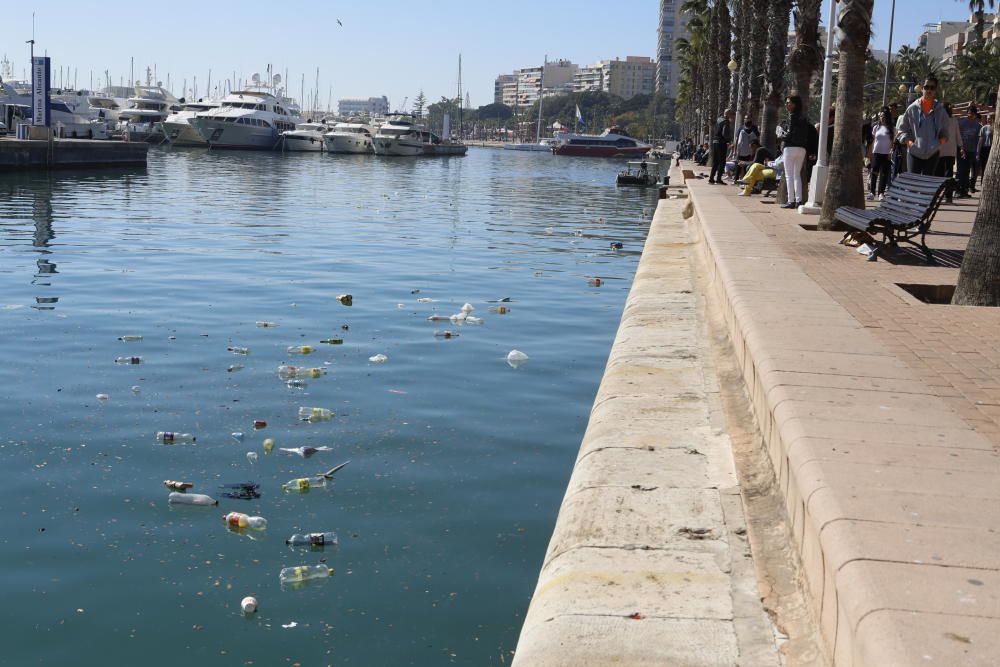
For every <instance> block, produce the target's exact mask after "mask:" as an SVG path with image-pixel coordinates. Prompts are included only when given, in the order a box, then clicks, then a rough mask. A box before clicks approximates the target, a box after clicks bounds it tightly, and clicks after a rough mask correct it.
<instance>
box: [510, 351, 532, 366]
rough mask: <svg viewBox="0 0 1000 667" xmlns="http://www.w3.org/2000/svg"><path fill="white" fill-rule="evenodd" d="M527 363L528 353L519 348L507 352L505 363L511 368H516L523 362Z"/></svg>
mask: <svg viewBox="0 0 1000 667" xmlns="http://www.w3.org/2000/svg"><path fill="white" fill-rule="evenodd" d="M526 363H528V355H526V354H525V353H524V352H521V351H520V350H511V351H510V352H508V353H507V365H509V366H510V367H511V368H517V367H518V366H521V365H523V364H526Z"/></svg>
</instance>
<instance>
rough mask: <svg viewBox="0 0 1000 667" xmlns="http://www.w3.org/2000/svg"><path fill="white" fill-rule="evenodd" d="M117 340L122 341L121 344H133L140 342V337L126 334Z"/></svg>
mask: <svg viewBox="0 0 1000 667" xmlns="http://www.w3.org/2000/svg"><path fill="white" fill-rule="evenodd" d="M118 340H120V341H122V342H123V343H134V342H136V341H139V340H142V336H139V335H138V334H127V335H125V336H119V337H118Z"/></svg>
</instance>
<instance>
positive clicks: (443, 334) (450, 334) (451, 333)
mask: <svg viewBox="0 0 1000 667" xmlns="http://www.w3.org/2000/svg"><path fill="white" fill-rule="evenodd" d="M434 335H435V336H436V337H437V338H458V332H457V331H435V332H434Z"/></svg>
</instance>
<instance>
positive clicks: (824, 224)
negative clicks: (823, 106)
mask: <svg viewBox="0 0 1000 667" xmlns="http://www.w3.org/2000/svg"><path fill="white" fill-rule="evenodd" d="M840 4H841V8H840V20H839V21H838V24H837V27H838V28H840V34H841V37H840V70H839V77H838V84H837V104H836V109H837V113H836V117H835V121H834V128H833V155H832V156H831V157H830V172H829V176H828V178H827V182H826V194H825V196H824V197H823V211H822V213H821V214H820V220H819V228H820V229H826V230H830V229H836V228H837V221H836V219H835V218H834V213H835V212H836V210H837V209H838V208H839V207H841V206H855V207H858V208H864V205H865V194H864V177H863V176H862V173H861V172H862V169H863V164H862V155H861V152H862V151H861V146H860V143H859V142H860V137H861V125H862V123H863V122H864V103H865V99H864V85H865V54H866V52H867V50H868V42H869V40H870V39H871V20H872V6H873V4H874V0H840Z"/></svg>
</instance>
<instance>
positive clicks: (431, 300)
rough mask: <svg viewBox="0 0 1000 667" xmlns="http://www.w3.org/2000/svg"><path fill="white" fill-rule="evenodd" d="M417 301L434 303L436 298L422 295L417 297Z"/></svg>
mask: <svg viewBox="0 0 1000 667" xmlns="http://www.w3.org/2000/svg"><path fill="white" fill-rule="evenodd" d="M417 303H434V299H432V298H430V297H429V296H422V297H420V298H419V299H417Z"/></svg>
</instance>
